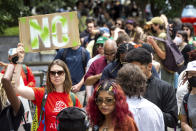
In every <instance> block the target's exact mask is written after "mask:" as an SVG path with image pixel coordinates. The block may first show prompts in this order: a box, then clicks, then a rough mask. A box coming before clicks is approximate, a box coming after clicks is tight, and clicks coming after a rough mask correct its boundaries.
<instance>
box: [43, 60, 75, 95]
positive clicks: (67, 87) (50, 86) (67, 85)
mask: <svg viewBox="0 0 196 131" xmlns="http://www.w3.org/2000/svg"><path fill="white" fill-rule="evenodd" d="M53 65H58V66H61V67H62V68H63V70H64V71H65V81H64V83H63V88H64V91H65V92H66V93H69V92H70V91H71V86H72V81H71V75H70V72H69V69H68V67H67V65H66V64H65V62H63V61H62V60H60V59H56V60H54V61H53V62H52V63H51V64H50V65H49V67H48V72H47V81H46V88H47V91H48V93H50V92H53V91H55V87H54V85H53V84H52V82H51V80H50V70H51V68H52V66H53Z"/></svg>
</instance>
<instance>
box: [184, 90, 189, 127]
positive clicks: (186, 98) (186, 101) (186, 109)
mask: <svg viewBox="0 0 196 131" xmlns="http://www.w3.org/2000/svg"><path fill="white" fill-rule="evenodd" d="M189 95H190V92H188V93H187V94H186V95H185V96H184V98H183V105H184V109H185V112H186V116H187V122H188V124H189V125H190V121H189V112H188V98H189Z"/></svg>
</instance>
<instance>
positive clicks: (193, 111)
mask: <svg viewBox="0 0 196 131" xmlns="http://www.w3.org/2000/svg"><path fill="white" fill-rule="evenodd" d="M188 112H189V119H190V120H191V123H192V128H193V130H194V131H196V95H191V94H190V95H189V98H188ZM181 114H183V115H186V112H185V109H184V105H183V103H182V106H181Z"/></svg>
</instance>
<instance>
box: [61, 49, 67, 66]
mask: <svg viewBox="0 0 196 131" xmlns="http://www.w3.org/2000/svg"><path fill="white" fill-rule="evenodd" d="M67 51H68V49H67V48H64V49H63V53H62V55H61V60H63V61H65V63H66V55H67Z"/></svg>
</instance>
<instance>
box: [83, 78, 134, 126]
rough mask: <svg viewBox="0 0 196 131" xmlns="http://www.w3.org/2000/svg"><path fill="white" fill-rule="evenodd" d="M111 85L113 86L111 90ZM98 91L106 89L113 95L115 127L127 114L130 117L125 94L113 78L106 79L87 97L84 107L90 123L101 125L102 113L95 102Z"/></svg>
mask: <svg viewBox="0 0 196 131" xmlns="http://www.w3.org/2000/svg"><path fill="white" fill-rule="evenodd" d="M111 86H112V87H113V88H112V90H111ZM100 91H108V93H109V94H111V95H113V96H114V98H115V104H116V106H115V110H114V111H113V113H112V116H113V119H112V120H113V122H114V123H115V125H116V126H117V127H120V125H122V123H124V119H125V118H126V116H127V115H129V116H130V117H132V114H131V112H130V111H129V109H128V104H127V102H126V96H125V94H124V92H123V90H122V89H121V87H120V85H118V84H117V83H116V82H115V81H113V80H107V81H103V82H102V83H100V84H99V85H98V86H97V87H96V88H95V90H94V92H93V95H92V96H91V97H90V98H89V101H88V105H87V107H86V110H87V113H88V116H89V119H90V122H91V124H92V125H98V126H101V125H102V123H103V121H104V119H105V118H104V115H103V114H102V113H101V112H100V111H99V108H98V106H97V104H96V102H95V99H96V98H97V97H98V95H99V92H100ZM132 118H133V117H132Z"/></svg>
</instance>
